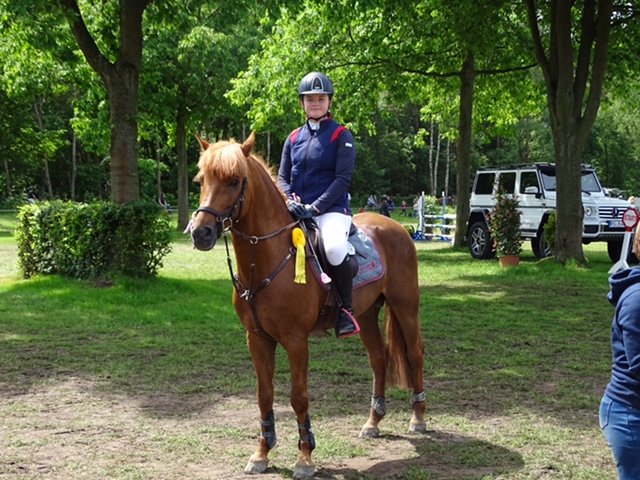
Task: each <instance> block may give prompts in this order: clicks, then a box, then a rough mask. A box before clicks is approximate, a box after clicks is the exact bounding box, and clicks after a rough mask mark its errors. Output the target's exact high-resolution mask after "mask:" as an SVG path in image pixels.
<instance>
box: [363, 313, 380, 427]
mask: <svg viewBox="0 0 640 480" xmlns="http://www.w3.org/2000/svg"><path fill="white" fill-rule="evenodd" d="M379 313H380V309H379V308H378V307H375V306H373V307H371V308H370V309H369V310H367V311H366V312H364V313H363V314H362V315H360V316H359V317H358V322H359V323H360V325H361V327H362V331H361V332H360V339H361V340H362V343H363V344H364V346H365V348H366V349H367V354H368V355H369V364H370V365H371V369H372V370H373V393H372V397H371V408H370V409H369V418H368V419H367V421H366V423H365V424H364V425H363V426H362V429H361V430H360V437H363V438H376V437H378V436H379V435H380V429H379V428H378V425H379V424H380V421H381V420H382V419H383V418H384V416H385V414H386V413H387V407H386V400H385V391H386V375H387V359H386V355H385V345H384V339H383V338H382V333H381V332H380V327H379V326H378V314H379Z"/></svg>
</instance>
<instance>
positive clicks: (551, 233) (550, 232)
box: [544, 210, 556, 250]
mask: <svg viewBox="0 0 640 480" xmlns="http://www.w3.org/2000/svg"><path fill="white" fill-rule="evenodd" d="M544 241H545V242H546V243H547V246H548V247H549V248H550V249H551V250H555V249H556V211H555V210H553V211H552V212H551V213H550V214H549V218H548V219H547V223H545V224H544Z"/></svg>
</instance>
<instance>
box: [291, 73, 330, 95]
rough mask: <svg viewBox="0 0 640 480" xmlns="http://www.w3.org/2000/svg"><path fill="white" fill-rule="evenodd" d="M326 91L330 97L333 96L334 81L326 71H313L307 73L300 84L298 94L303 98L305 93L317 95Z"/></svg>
mask: <svg viewBox="0 0 640 480" xmlns="http://www.w3.org/2000/svg"><path fill="white" fill-rule="evenodd" d="M323 93H326V94H327V95H329V99H331V98H333V83H331V80H329V77H327V76H326V75H325V74H324V73H320V72H311V73H309V74H307V75H306V76H305V77H304V78H303V79H302V80H301V81H300V85H299V86H298V96H299V97H300V100H302V96H303V95H315V94H323Z"/></svg>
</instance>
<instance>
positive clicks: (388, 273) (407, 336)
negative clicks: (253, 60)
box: [191, 132, 426, 478]
mask: <svg viewBox="0 0 640 480" xmlns="http://www.w3.org/2000/svg"><path fill="white" fill-rule="evenodd" d="M198 140H199V141H200V145H201V147H202V153H201V155H200V160H199V162H198V168H199V172H198V174H197V176H196V178H195V180H196V181H198V182H199V183H200V185H201V193H200V207H199V208H198V210H197V211H196V213H195V215H194V218H193V219H192V225H191V236H192V240H193V244H194V246H195V247H196V248H197V249H198V250H204V251H206V250H210V249H211V248H213V246H214V245H215V243H216V241H217V240H218V238H220V236H221V235H222V234H223V233H225V232H227V231H230V232H231V237H232V242H233V250H234V252H235V257H236V265H237V267H236V268H237V273H236V274H235V275H233V269H232V267H231V265H232V263H231V259H229V265H230V269H231V270H232V278H233V282H234V286H235V292H234V295H233V304H234V306H235V309H236V312H237V314H238V317H239V318H240V321H241V322H242V324H243V325H244V326H245V328H246V329H247V345H248V347H249V351H250V353H251V358H252V361H253V366H254V368H255V372H256V376H257V381H258V404H259V406H260V419H261V421H260V429H261V436H260V441H259V445H258V448H257V450H256V451H255V453H254V454H253V455H252V456H251V457H250V459H249V462H248V464H247V466H246V467H245V472H246V473H263V472H265V471H266V470H267V465H268V461H269V458H268V454H269V451H270V450H271V449H272V448H273V447H274V446H275V443H276V432H275V420H274V415H273V402H274V387H273V375H274V368H275V366H274V364H275V351H276V346H277V344H280V345H282V347H283V348H284V349H285V351H286V352H287V356H288V359H289V366H290V370H291V398H290V401H291V406H292V407H293V410H294V411H295V414H296V417H297V420H298V429H299V434H300V438H299V442H298V448H299V450H300V453H299V456H298V460H297V462H296V464H295V468H294V472H293V477H294V478H309V477H313V476H314V474H315V465H314V463H313V461H312V459H311V452H312V450H313V449H314V447H315V438H314V436H313V433H312V431H311V424H310V420H309V394H308V391H307V376H308V367H309V346H308V337H309V335H310V334H311V333H312V331H313V330H314V327H315V328H316V329H317V327H316V321H317V320H318V318H319V312H320V311H321V309H323V306H324V304H325V301H326V299H327V294H326V291H324V290H323V289H322V288H321V287H320V285H319V283H318V282H317V281H315V280H314V278H313V276H312V275H311V274H310V272H311V268H310V266H309V264H308V262H307V263H306V267H305V268H306V272H307V275H306V277H307V282H306V283H305V284H301V283H294V269H295V263H296V262H295V252H296V250H295V248H293V244H292V229H293V228H294V227H295V226H296V225H297V224H298V223H299V222H297V221H293V220H292V217H291V215H290V213H289V211H288V210H287V205H286V199H285V196H284V194H283V193H282V191H281V190H280V189H279V188H278V186H277V185H276V183H275V181H274V177H273V174H272V172H271V171H270V170H269V168H268V167H267V166H266V164H265V163H264V161H263V160H262V159H261V158H259V157H257V156H256V155H254V154H252V153H251V150H252V149H253V146H254V143H255V132H254V133H252V134H251V136H250V137H249V138H248V139H247V140H246V141H245V142H244V143H243V144H239V143H236V142H234V141H233V140H231V141H219V142H217V143H215V144H210V143H208V142H207V141H205V140H203V139H201V138H200V137H199V136H198ZM353 222H354V223H355V224H356V225H357V226H359V227H360V228H361V229H363V230H364V231H365V232H366V233H367V234H368V235H369V236H370V237H371V238H372V239H373V241H374V242H375V243H376V244H377V247H378V250H379V252H380V260H381V262H382V263H383V264H384V265H385V267H386V270H385V273H384V275H383V276H382V277H381V278H380V279H378V280H376V281H373V282H372V283H369V284H366V285H364V286H363V287H361V288H358V289H356V290H355V291H354V298H353V308H354V311H355V314H356V317H357V319H358V322H359V324H360V327H361V329H362V331H361V333H360V338H361V340H362V343H363V344H364V346H365V347H366V349H367V352H368V355H369V363H370V364H371V368H372V370H373V377H374V378H373V396H372V401H371V408H370V411H369V418H368V420H367V422H366V423H365V424H364V426H363V427H362V431H361V432H360V436H362V437H376V436H378V434H379V430H378V424H379V422H380V420H382V418H383V417H384V415H385V413H386V405H385V400H384V397H385V388H386V384H387V382H388V383H389V384H394V385H397V386H399V387H401V388H407V389H412V390H413V396H412V403H413V414H412V416H411V421H410V424H409V430H410V431H411V432H417V433H425V432H426V424H425V421H424V411H425V408H426V399H425V393H424V386H423V372H422V367H423V353H424V344H423V341H422V338H421V335H420V322H419V318H418V314H419V304H420V292H419V287H418V263H417V255H416V249H415V246H414V244H413V240H412V239H411V237H410V236H409V234H408V233H407V232H406V231H405V229H404V228H403V227H402V226H401V225H400V224H398V223H396V222H395V221H393V220H391V219H390V218H387V217H385V216H382V215H379V214H376V213H363V214H359V215H356V216H355V217H354V218H353ZM225 241H226V237H225ZM292 257H293V260H292V261H289V260H290V259H291V258H292ZM383 305H384V306H385V316H384V327H385V330H386V331H385V337H386V344H385V339H384V338H383V336H382V333H381V331H380V325H379V324H378V313H379V311H380V309H381V308H382V306H383ZM329 322H331V320H329ZM332 326H333V325H324V326H323V327H324V328H331V327H332ZM336 341H347V340H336Z"/></svg>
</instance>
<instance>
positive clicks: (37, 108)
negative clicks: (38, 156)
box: [33, 100, 53, 200]
mask: <svg viewBox="0 0 640 480" xmlns="http://www.w3.org/2000/svg"><path fill="white" fill-rule="evenodd" d="M33 113H34V115H35V119H36V124H37V125H38V130H39V131H40V133H41V134H42V135H44V122H43V120H42V100H40V101H38V100H35V101H34V102H33ZM42 163H43V165H44V181H45V184H46V185H47V193H48V194H49V200H53V186H52V185H51V175H50V174H49V155H48V154H47V151H46V149H44V148H43V150H42Z"/></svg>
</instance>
